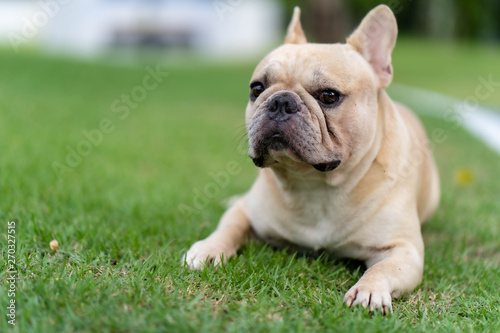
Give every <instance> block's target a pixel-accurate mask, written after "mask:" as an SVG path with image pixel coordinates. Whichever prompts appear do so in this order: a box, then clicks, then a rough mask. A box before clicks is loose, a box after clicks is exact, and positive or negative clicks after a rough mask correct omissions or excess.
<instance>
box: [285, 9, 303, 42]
mask: <svg viewBox="0 0 500 333" xmlns="http://www.w3.org/2000/svg"><path fill="white" fill-rule="evenodd" d="M305 43H307V39H306V35H305V34H304V30H302V25H301V24H300V8H299V7H295V8H294V10H293V17H292V21H291V22H290V24H289V25H288V31H287V33H286V37H285V44H305Z"/></svg>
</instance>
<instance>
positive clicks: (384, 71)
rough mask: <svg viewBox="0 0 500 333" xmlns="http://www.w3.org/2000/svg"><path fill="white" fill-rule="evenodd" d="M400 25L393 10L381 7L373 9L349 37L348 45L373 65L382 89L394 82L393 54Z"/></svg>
mask: <svg viewBox="0 0 500 333" xmlns="http://www.w3.org/2000/svg"><path fill="white" fill-rule="evenodd" d="M397 36H398V25H397V23H396V18H395V17H394V14H393V13H392V11H391V9H390V8H389V7H387V6H385V5H380V6H377V7H375V8H374V9H372V10H371V11H370V12H369V13H368V14H367V15H366V16H365V18H364V19H363V21H361V24H360V25H359V27H358V28H357V29H356V30H355V31H354V32H353V33H352V34H351V36H349V38H348V39H347V43H348V44H350V45H351V46H353V47H354V48H355V49H356V51H358V52H359V53H361V55H362V56H363V57H364V58H365V59H366V60H367V61H368V62H369V63H370V64H371V65H372V67H373V69H374V70H375V74H377V77H378V79H379V86H380V88H385V87H387V86H388V85H389V84H390V83H391V81H392V64H391V53H392V50H393V49H394V45H395V44H396V38H397Z"/></svg>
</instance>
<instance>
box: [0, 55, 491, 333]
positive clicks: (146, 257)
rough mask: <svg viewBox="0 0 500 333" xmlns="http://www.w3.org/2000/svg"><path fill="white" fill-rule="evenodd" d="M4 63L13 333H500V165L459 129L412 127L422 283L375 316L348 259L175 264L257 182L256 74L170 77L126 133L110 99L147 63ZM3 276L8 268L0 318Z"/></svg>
mask: <svg viewBox="0 0 500 333" xmlns="http://www.w3.org/2000/svg"><path fill="white" fill-rule="evenodd" d="M405 52H406V53H405ZM400 54H408V56H409V55H411V52H410V51H408V50H401V51H400ZM395 61H396V62H397V61H402V60H397V58H396V57H395ZM0 64H1V66H0V152H2V158H1V159H0V199H1V201H0V228H1V229H0V235H1V236H0V242H1V243H0V246H1V249H2V255H3V257H4V258H6V249H7V247H6V242H7V241H6V238H7V222H8V221H12V220H13V221H16V237H17V252H16V259H17V270H18V271H19V280H18V284H17V293H16V302H17V303H16V304H17V322H16V324H17V325H16V326H15V327H10V329H11V330H10V331H12V332H48V331H54V332H75V331H76V332H166V331H168V332H178V331H181V332H183V331H191V332H219V331H228V332H301V331H302V332H310V331H313V332H314V331H316V332H325V331H348V332H358V331H374V332H401V331H406V330H409V329H415V330H416V331H419V332H420V331H443V332H444V331H476V332H484V331H491V332H495V331H499V330H500V320H499V316H498V313H499V311H500V304H499V302H500V300H499V292H498V276H500V270H499V266H500V256H499V251H500V248H499V243H498V239H500V231H499V226H498V216H499V213H500V207H499V206H498V198H499V196H500V182H499V181H498V179H497V178H496V177H497V176H498V170H499V169H500V159H499V158H498V156H497V155H495V154H494V153H493V152H492V151H490V150H489V149H488V148H486V147H485V146H484V145H483V144H481V143H480V142H478V141H477V140H476V139H474V138H472V137H471V136H470V135H468V134H467V133H465V132H464V131H462V130H461V129H452V128H451V126H450V124H448V123H446V122H445V121H443V120H439V119H433V118H424V119H423V120H424V123H425V125H426V127H427V129H428V131H429V133H432V131H433V130H434V129H436V128H442V129H443V130H444V131H445V133H446V135H447V140H445V142H443V143H440V144H436V145H435V154H436V158H437V161H438V164H439V167H440V170H441V177H442V183H443V184H442V185H443V186H442V187H443V198H442V204H441V206H440V208H439V210H438V212H437V214H436V215H435V217H434V218H433V219H432V220H431V221H430V222H429V223H428V224H427V225H426V226H425V227H424V229H423V235H424V239H425V243H426V265H425V273H424V281H423V283H422V285H421V286H420V287H419V288H417V289H416V290H415V291H414V292H412V293H409V294H408V295H406V296H405V297H404V298H403V299H400V300H397V301H394V304H393V307H394V315H393V316H390V317H383V316H381V315H379V314H369V313H368V312H367V311H365V310H363V309H348V308H346V307H344V306H343V305H342V298H343V295H344V293H345V292H346V291H347V290H348V288H349V287H350V286H351V285H353V284H354V283H355V282H356V281H357V279H358V278H359V277H360V276H361V274H362V273H363V267H362V266H360V265H359V264H357V263H354V262H350V261H336V260H331V259H328V258H326V257H324V256H322V257H320V258H319V259H315V258H311V257H307V256H303V255H300V254H293V253H288V252H287V251H284V250H274V249H271V248H269V247H267V246H265V245H262V244H260V243H255V242H252V243H249V244H247V245H246V246H244V247H243V248H242V249H241V251H240V252H239V256H238V257H237V258H235V259H232V260H230V261H229V263H228V265H227V266H225V267H224V268H222V269H219V270H214V269H211V268H209V269H207V270H205V271H203V272H190V271H187V270H185V269H184V268H182V267H180V265H179V263H180V258H181V255H182V254H183V252H184V251H186V250H187V248H188V247H189V246H190V245H191V244H192V243H193V242H195V241H196V240H198V239H200V238H202V237H205V236H207V235H208V234H209V233H210V232H211V231H212V230H213V229H214V228H215V226H216V224H217V222H218V219H219V217H220V215H221V214H222V212H223V211H224V208H223V205H222V203H221V202H222V201H223V200H224V199H225V198H228V197H230V196H232V195H235V194H238V193H241V192H243V191H246V190H247V189H248V187H249V186H250V185H251V184H252V181H253V180H254V178H255V175H256V171H255V168H254V166H253V165H252V163H251V161H250V160H249V159H248V158H247V157H246V156H245V153H242V152H241V149H238V148H237V147H238V144H239V143H240V136H241V134H242V131H243V124H244V118H243V110H244V107H245V105H246V101H247V85H248V80H249V77H250V75H251V72H252V69H253V68H252V66H228V67H218V68H217V67H209V66H194V67H185V68H175V67H171V68H168V69H166V70H167V71H168V72H169V76H168V77H167V78H166V79H165V81H164V82H163V83H162V84H161V85H160V86H159V87H158V88H157V89H156V90H154V91H152V92H150V93H149V95H148V97H147V98H146V99H145V100H144V101H143V102H142V103H140V105H139V106H138V107H137V108H135V109H134V110H132V111H131V113H130V115H129V116H128V117H127V118H126V119H124V120H120V119H119V117H118V114H115V113H112V112H111V104H112V102H113V101H114V100H115V99H116V98H119V97H120V96H121V94H123V93H129V92H130V91H131V90H132V88H134V87H135V86H136V85H140V84H142V80H143V77H144V76H145V75H146V74H147V73H146V70H145V69H143V68H120V67H111V66H105V65H95V64H85V63H78V62H73V61H69V60H61V59H59V60H57V59H50V58H44V57H40V56H36V55H23V54H21V55H17V56H14V55H12V54H10V53H9V52H1V53H0ZM398 66H399V65H398ZM396 68H397V69H396V70H398V68H399V70H400V71H402V69H401V68H400V66H399V67H396ZM479 74H481V73H479ZM407 75H409V76H411V75H410V74H407ZM419 80H423V78H419ZM419 82H423V81H419ZM408 83H411V81H409V82H408ZM422 85H423V83H422ZM399 97H400V99H401V98H403V99H404V96H399ZM417 107H418V106H417ZM103 118H109V119H111V120H112V121H113V124H114V125H115V129H114V131H112V132H111V133H109V134H105V135H104V137H103V141H102V143H101V144H100V145H98V146H95V147H93V150H92V153H91V154H89V155H88V156H87V157H85V158H83V160H82V162H81V163H80V164H79V165H78V166H77V167H75V168H73V169H72V171H70V172H68V173H66V174H64V175H63V176H62V177H58V176H57V175H56V173H55V172H54V170H53V168H52V163H53V162H54V161H59V162H61V163H62V162H64V159H65V158H66V154H67V148H66V147H67V146H70V147H72V148H75V147H77V145H78V144H79V142H81V141H82V140H84V139H85V137H84V136H83V134H82V130H91V129H95V128H97V127H98V125H99V122H100V121H101V120H102V119H103ZM232 160H234V161H236V163H237V164H238V166H240V167H241V172H240V173H239V174H238V175H237V176H233V177H231V179H230V182H229V184H228V185H227V186H225V187H223V188H221V189H219V190H218V193H217V195H216V196H215V197H213V198H210V200H209V201H208V202H207V203H206V205H205V206H204V207H203V209H201V210H199V211H197V212H196V214H194V215H192V216H188V217H186V216H183V215H182V214H181V213H180V212H179V209H178V207H179V205H180V204H186V205H192V203H193V198H194V196H195V194H196V193H197V192H196V191H197V190H201V191H203V188H204V186H205V185H206V184H210V183H213V180H212V178H211V176H210V174H209V173H210V172H219V171H222V170H225V168H226V166H227V163H228V162H229V161H232ZM460 169H467V170H470V172H472V173H473V175H474V179H473V181H472V182H471V183H468V184H460V183H457V182H456V181H455V172H456V171H457V170H460ZM52 239H57V240H58V241H59V244H60V246H59V251H58V252H57V253H56V254H54V253H52V252H51V250H50V248H49V242H50V241H51V240H52ZM5 271H6V261H4V260H2V261H1V262H0V283H1V284H2V286H1V289H2V292H1V293H0V307H1V308H2V309H3V311H4V312H6V306H7V304H8V301H9V297H8V295H7V293H6V292H5V291H6V290H7V284H6V277H7V274H6V273H5ZM2 317H3V320H2V321H1V326H0V331H2V332H7V327H8V326H10V325H8V324H7V321H6V316H5V315H3V314H2Z"/></svg>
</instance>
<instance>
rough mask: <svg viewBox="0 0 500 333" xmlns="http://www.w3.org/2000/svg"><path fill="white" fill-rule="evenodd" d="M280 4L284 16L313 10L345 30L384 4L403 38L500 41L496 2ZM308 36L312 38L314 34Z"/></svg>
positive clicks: (292, 0)
mask: <svg viewBox="0 0 500 333" xmlns="http://www.w3.org/2000/svg"><path fill="white" fill-rule="evenodd" d="M281 1H282V2H283V3H284V5H285V8H286V12H287V14H288V15H289V14H290V13H291V12H292V9H293V7H294V6H300V7H301V8H304V13H306V12H307V11H310V10H313V11H315V12H319V13H322V16H324V15H326V14H328V15H329V16H330V17H329V20H330V21H340V20H342V21H343V22H348V23H347V25H349V27H346V28H348V29H350V30H351V29H352V28H353V27H354V26H355V25H357V24H358V23H359V21H360V20H361V19H362V18H363V16H364V15H366V13H367V12H368V11H370V9H372V8H373V7H375V6H377V5H379V4H386V5H388V6H389V7H391V9H392V10H393V11H394V13H395V14H396V17H397V19H398V25H399V30H400V32H401V33H403V34H416V35H420V36H427V37H433V38H440V39H443V38H446V39H451V38H459V39H469V40H471V39H474V40H483V41H500V1H498V0H477V1H470V0H389V1H380V0H349V1H346V0H281ZM325 12H326V14H325ZM346 17H347V18H348V19H347V20H346ZM311 23H312V25H314V18H309V20H307V21H306V22H305V24H304V25H305V26H306V29H307V27H308V26H309V25H311ZM332 24H333V22H332ZM337 28H338V27H337ZM313 30H314V29H313ZM312 34H313V37H315V36H314V35H315V33H314V32H313V33H312ZM321 41H322V40H321Z"/></svg>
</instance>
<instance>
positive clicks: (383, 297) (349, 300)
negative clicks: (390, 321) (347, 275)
mask: <svg viewBox="0 0 500 333" xmlns="http://www.w3.org/2000/svg"><path fill="white" fill-rule="evenodd" d="M391 300H392V298H391V295H390V293H389V291H386V290H383V289H377V288H370V287H369V286H365V285H363V284H360V285H358V284H356V285H354V286H353V287H352V288H351V289H349V291H348V292H347V293H346V295H345V297H344V303H345V304H346V305H347V306H349V307H351V306H353V305H361V306H363V307H364V308H369V310H370V311H372V312H374V311H381V312H382V314H384V315H387V314H390V313H392V304H391Z"/></svg>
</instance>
